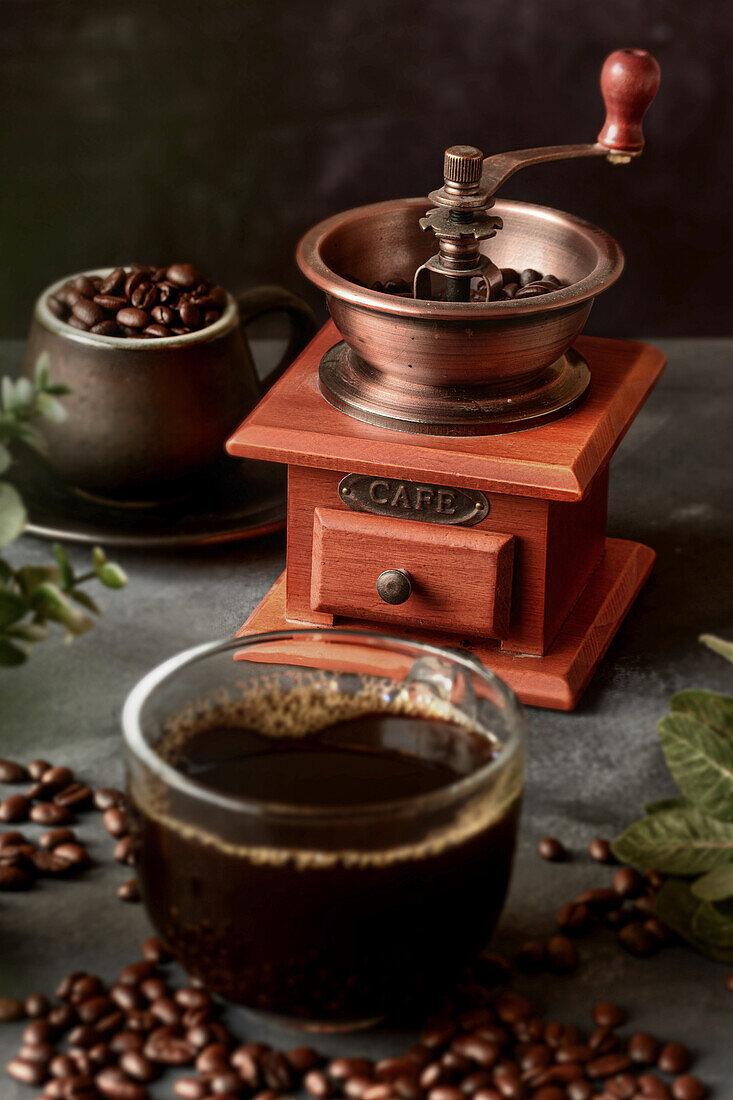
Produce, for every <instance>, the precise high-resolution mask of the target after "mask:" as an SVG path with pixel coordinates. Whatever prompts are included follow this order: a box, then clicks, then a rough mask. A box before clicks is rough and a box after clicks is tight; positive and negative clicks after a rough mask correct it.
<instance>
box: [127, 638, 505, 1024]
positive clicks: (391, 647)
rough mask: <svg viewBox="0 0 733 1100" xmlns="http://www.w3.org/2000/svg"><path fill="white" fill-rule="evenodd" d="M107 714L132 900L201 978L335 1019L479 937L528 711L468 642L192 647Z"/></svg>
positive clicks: (449, 966)
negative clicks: (120, 775) (116, 720)
mask: <svg viewBox="0 0 733 1100" xmlns="http://www.w3.org/2000/svg"><path fill="white" fill-rule="evenodd" d="M123 729H124V736H125V744H126V764H127V772H128V788H129V800H130V807H131V818H132V829H133V836H134V839H135V845H136V850H137V860H138V875H139V879H140V886H141V891H142V897H143V901H144V903H145V905H146V908H147V911H148V914H149V916H150V918H151V920H152V921H153V923H154V925H155V926H156V928H157V930H158V931H159V933H160V934H161V936H162V937H163V938H164V939H165V940H166V942H167V943H168V944H169V945H170V946H171V948H172V949H173V951H174V953H175V954H176V956H177V958H178V959H179V961H180V962H181V963H182V965H183V966H184V967H185V968H186V969H187V970H188V971H189V973H190V974H192V975H194V976H196V977H197V978H199V979H201V981H202V982H203V983H204V984H205V985H206V986H207V988H208V989H210V990H212V991H213V992H215V993H218V994H220V995H222V996H223V997H225V998H227V999H229V1000H231V1001H234V1002H237V1003H240V1004H243V1005H246V1006H248V1007H249V1008H252V1009H255V1010H258V1011H260V1012H265V1013H268V1014H270V1015H273V1016H275V1017H277V1018H279V1019H280V1020H281V1021H282V1022H286V1023H290V1024H293V1025H295V1026H300V1027H303V1028H307V1029H312V1030H324V1031H329V1030H330V1031H339V1030H349V1029H353V1028H357V1027H364V1026H367V1025H369V1024H371V1023H374V1022H376V1021H377V1020H379V1019H382V1018H384V1017H385V1016H387V1015H392V1014H394V1013H401V1012H403V1011H405V1010H407V1011H409V1008H410V1006H411V1005H415V1004H416V1003H419V1004H424V1003H425V1001H426V998H429V997H432V996H433V995H435V994H438V993H439V992H440V991H441V990H443V989H445V987H446V986H447V985H448V984H449V983H450V982H451V981H452V980H453V979H454V978H455V977H456V976H457V975H458V974H459V973H460V971H461V968H462V967H463V966H464V965H465V964H466V963H468V962H469V961H470V960H471V958H472V957H474V955H475V954H476V953H477V952H478V951H479V950H480V949H481V948H482V946H483V945H484V944H485V943H486V942H487V940H488V939H489V937H490V935H491V933H492V931H493V928H494V925H495V923H496V921H497V919H498V916H499V914H500V912H501V908H502V905H503V902H504V899H505V896H506V892H507V887H508V882H509V876H510V871H511V864H512V858H513V853H514V846H515V837H516V829H517V823H518V817H519V808H520V801H521V792H522V783H523V752H524V719H523V715H522V711H521V708H520V706H519V704H518V702H517V700H516V698H515V696H514V695H513V693H512V692H511V691H510V689H509V688H507V687H506V686H505V685H504V684H503V683H502V682H501V681H500V680H499V679H498V678H497V677H496V676H495V675H494V674H493V673H491V672H490V671H488V670H486V669H484V668H483V667H481V666H480V665H478V664H476V663H474V662H473V661H472V660H471V659H470V658H469V657H466V656H463V655H461V654H458V653H453V652H452V651H447V650H441V649H438V648H436V647H432V646H428V645H418V644H416V643H413V642H409V641H405V640H401V639H397V638H389V637H383V636H380V635H375V634H367V633H364V632H359V631H341V630H323V631H315V630H298V631H278V632H274V633H271V634H260V635H254V636H252V637H249V638H243V639H232V640H227V641H223V642H216V643H211V644H206V645H203V646H198V647H196V648H194V649H190V650H187V651H186V652H184V653H181V654H179V655H178V656H176V657H173V658H171V659H170V660H169V661H167V662H165V663H164V664H162V665H160V666H159V667H158V668H156V669H154V670H153V671H152V672H150V673H149V674H148V675H147V676H146V677H145V678H144V679H143V680H141V681H140V683H139V684H138V685H137V686H136V687H135V688H134V690H133V691H132V693H131V694H130V696H129V697H128V699H127V702H126V704H125V708H124V712H123Z"/></svg>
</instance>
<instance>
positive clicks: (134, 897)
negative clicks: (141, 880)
mask: <svg viewBox="0 0 733 1100" xmlns="http://www.w3.org/2000/svg"><path fill="white" fill-rule="evenodd" d="M117 897H118V898H119V899H120V901H140V886H139V884H138V881H137V879H136V878H131V879H128V881H127V882H123V883H122V885H121V886H118V887H117Z"/></svg>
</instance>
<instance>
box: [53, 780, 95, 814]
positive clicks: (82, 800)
mask: <svg viewBox="0 0 733 1100" xmlns="http://www.w3.org/2000/svg"><path fill="white" fill-rule="evenodd" d="M91 799H92V788H91V787H87V785H86V784H85V783H70V784H69V785H68V787H63V788H62V789H61V790H60V791H58V792H57V794H55V795H54V796H53V801H54V802H55V803H56V805H57V806H68V807H69V808H73V809H75V810H79V809H83V808H84V807H85V806H86V805H87V804H88V803H89V802H91Z"/></svg>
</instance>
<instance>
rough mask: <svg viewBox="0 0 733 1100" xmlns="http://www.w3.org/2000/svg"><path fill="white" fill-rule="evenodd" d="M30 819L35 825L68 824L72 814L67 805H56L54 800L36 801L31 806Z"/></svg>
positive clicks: (72, 816) (71, 819) (72, 817)
mask: <svg viewBox="0 0 733 1100" xmlns="http://www.w3.org/2000/svg"><path fill="white" fill-rule="evenodd" d="M30 819H31V821H33V822H35V824H36V825H54V826H56V825H68V823H69V822H70V821H73V820H74V815H73V813H72V812H71V810H70V809H69V807H68V806H58V805H57V804H56V803H55V802H36V804H35V805H34V806H33V807H32V808H31V811H30Z"/></svg>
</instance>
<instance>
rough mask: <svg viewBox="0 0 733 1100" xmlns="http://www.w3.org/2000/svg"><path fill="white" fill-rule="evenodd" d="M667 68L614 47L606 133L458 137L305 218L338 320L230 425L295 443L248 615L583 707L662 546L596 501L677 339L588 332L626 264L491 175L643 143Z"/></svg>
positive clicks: (317, 277)
mask: <svg viewBox="0 0 733 1100" xmlns="http://www.w3.org/2000/svg"><path fill="white" fill-rule="evenodd" d="M658 84H659V67H658V65H657V63H656V61H655V60H654V58H653V57H651V56H650V55H649V54H648V53H646V52H645V51H643V50H633V49H625V50H618V51H616V52H615V53H613V54H611V56H610V57H609V58H607V60H606V62H605V64H604V66H603V70H602V73H601V89H602V93H603V97H604V100H605V104H606V112H607V114H606V122H605V125H604V126H603V129H602V130H601V132H600V134H599V136H598V141H597V142H596V143H594V144H588V145H563V146H555V147H548V148H538V149H522V150H519V151H517V152H510V153H500V154H498V155H496V156H491V157H487V158H486V159H484V157H483V154H482V153H481V152H480V151H479V150H478V149H475V148H473V147H471V146H463V145H459V146H454V147H452V148H450V149H448V150H447V151H446V153H445V162H444V179H443V186H442V187H440V188H439V189H438V190H437V191H433V192H432V193H431V195H430V200H429V201H430V203H432V208H431V209H429V210H427V207H428V205H429V203H428V200H426V199H423V198H417V199H400V200H395V201H390V202H381V203H376V204H374V205H369V206H363V207H360V208H358V209H356V210H349V211H347V212H346V213H343V214H338V215H336V216H335V217H332V218H328V219H327V220H326V221H324V222H321V223H320V224H319V225H317V226H315V227H314V228H313V229H311V230H310V232H309V233H307V234H306V236H305V237H304V238H303V240H302V241H301V242H300V245H299V247H298V252H297V260H298V263H299V265H300V268H301V270H302V271H303V272H304V273H305V274H306V275H307V276H308V278H309V279H310V280H311V281H312V282H313V283H315V284H316V286H318V287H320V288H321V289H322V290H323V291H324V292H325V294H326V299H327V302H328V307H329V310H330V313H331V317H332V320H331V321H329V322H328V323H327V324H326V325H325V326H324V328H323V329H322V330H321V331H320V332H319V333H318V335H317V336H316V337H315V338H314V340H313V341H312V342H311V344H310V345H309V346H308V347H307V348H306V350H305V351H304V352H303V353H302V354H301V355H300V357H299V358H298V359H297V360H296V361H295V362H294V363H293V364H292V366H291V367H290V368H289V369H288V371H287V372H286V373H285V374H284V375H283V377H282V378H281V379H280V380H279V382H278V383H277V384H276V385H275V386H273V388H272V389H271V390H270V391H269V393H268V394H267V395H266V396H265V397H264V398H263V400H262V401H261V402H260V404H259V405H258V406H257V407H256V408H255V410H254V411H253V412H252V413H251V414H250V415H249V416H248V417H247V419H246V420H245V421H244V423H243V424H242V425H241V427H240V428H238V430H237V431H236V432H235V433H234V435H233V436H232V437H231V439H230V440H229V442H228V444H227V448H228V450H229V452H230V453H231V454H232V455H236V456H241V457H246V458H257V459H268V460H271V461H275V462H284V463H287V464H288V535H287V569H286V571H285V573H284V574H283V575H282V576H281V577H280V578H279V580H278V581H276V583H275V585H274V586H273V588H272V589H271V590H270V591H269V592H268V594H267V595H266V596H265V598H264V599H263V601H262V602H261V603H260V605H259V606H258V607H257V609H256V610H255V611H254V612H253V614H252V615H251V616H250V617H249V619H248V620H247V622H246V623H245V625H244V626H243V627H242V630H241V633H242V634H251V633H255V632H258V631H262V630H274V629H278V628H288V627H292V626H300V627H304V626H306V627H307V626H319V627H323V626H332V625H334V624H335V625H338V626H341V627H344V626H348V627H352V628H356V629H363V630H365V631H369V630H373V631H383V632H384V631H386V632H389V633H390V634H395V633H397V634H402V635H405V636H407V635H409V636H410V638H413V639H418V640H423V641H429V642H432V643H434V644H438V645H442V646H453V647H456V646H459V647H462V648H463V649H464V650H465V651H467V652H469V653H472V654H474V655H475V656H476V657H477V658H478V659H480V660H481V662H482V663H483V664H485V665H486V666H488V667H489V668H491V669H493V670H494V671H495V672H496V673H497V674H498V675H499V676H501V677H502V679H504V680H505V681H506V682H507V683H508V684H510V686H511V687H512V688H514V690H515V691H516V692H517V694H518V695H519V697H520V699H522V700H523V701H524V702H526V703H531V704H535V705H539V706H546V707H557V708H560V709H565V710H569V709H572V708H573V707H574V706H575V705H576V703H577V701H578V699H579V697H580V695H581V693H582V692H583V690H584V688H585V687H586V685H587V684H588V681H589V680H590V677H591V675H592V674H593V672H594V670H595V669H596V667H597V666H598V664H599V662H600V660H601V658H602V657H603V654H604V652H605V650H606V648H607V647H608V645H609V643H610V641H611V639H612V638H613V636H614V634H615V633H616V631H617V629H618V627H619V625H620V623H621V622H622V620H623V618H624V616H625V615H626V613H627V611H628V610H629V608H630V607H631V604H632V603H633V601H634V599H635V598H636V596H637V594H638V593H639V590H640V589H641V587H642V585H643V583H644V581H645V580H646V578H647V576H648V575H649V572H650V570H651V567H652V563H653V561H654V557H655V555H654V552H653V551H652V550H651V549H649V548H648V547H646V546H643V545H641V544H640V543H637V542H628V541H626V540H621V539H611V538H607V537H606V504H607V494H608V464H609V460H610V458H611V456H612V455H613V452H614V451H615V449H616V447H617V446H618V444H619V442H620V440H621V439H622V438H623V436H624V434H625V433H626V431H627V429H628V428H629V426H630V424H631V423H632V421H633V420H634V418H635V417H636V415H637V413H638V412H639V410H640V408H641V406H642V405H643V403H644V401H645V400H646V398H647V397H648V395H649V393H650V391H651V389H652V387H653V386H654V383H655V382H656V380H657V378H658V377H659V375H660V373H661V371H662V369H663V366H664V358H663V356H662V354H661V352H659V351H658V350H657V349H655V348H653V347H650V346H648V345H645V344H640V343H631V342H628V341H621V340H611V339H599V338H592V337H582V336H581V335H580V333H581V330H582V328H583V325H584V323H585V320H586V318H587V316H588V314H589V312H590V308H591V306H592V304H593V300H594V298H595V297H596V295H598V294H600V293H601V292H602V291H604V290H607V289H608V287H610V286H611V285H612V283H614V282H615V280H616V279H617V278H618V277H619V275H620V274H621V270H622V268H623V255H622V252H621V249H620V248H619V246H618V244H617V243H616V241H614V240H613V239H612V238H611V237H610V236H609V235H608V234H607V233H604V232H603V230H601V229H598V228H597V227H596V226H594V225H591V224H589V223H588V222H586V221H582V220H580V219H579V218H576V217H574V216H573V215H572V214H566V213H563V212H561V211H559V210H551V209H548V208H546V207H541V206H535V205H531V204H529V203H523V202H512V201H508V200H505V199H501V200H498V201H497V200H495V194H496V192H497V190H498V189H499V187H501V186H502V184H504V183H505V182H506V180H507V179H508V178H509V177H510V176H512V175H513V174H514V173H515V172H516V171H518V170H519V169H520V168H525V167H527V166H528V165H531V164H539V163H542V162H544V161H552V160H564V159H566V158H572V157H605V158H606V159H607V160H608V161H610V162H611V163H614V164H626V163H628V162H629V161H631V160H633V159H635V158H636V157H638V156H639V154H640V153H641V151H642V148H643V145H644V138H643V134H642V131H641V121H642V118H643V116H644V113H645V111H646V109H647V107H648V106H649V104H650V103H651V101H652V99H653V97H654V95H655V93H656V90H657V87H658ZM426 210H427V213H426ZM436 241H437V249H438V251H437V253H436V252H435V246H436ZM512 269H513V270H512ZM520 273H521V274H520ZM540 284H541V285H540ZM533 288H534V289H533ZM389 291H396V293H390V292H389Z"/></svg>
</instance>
